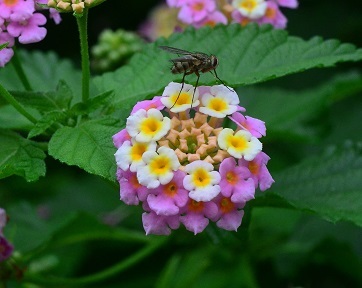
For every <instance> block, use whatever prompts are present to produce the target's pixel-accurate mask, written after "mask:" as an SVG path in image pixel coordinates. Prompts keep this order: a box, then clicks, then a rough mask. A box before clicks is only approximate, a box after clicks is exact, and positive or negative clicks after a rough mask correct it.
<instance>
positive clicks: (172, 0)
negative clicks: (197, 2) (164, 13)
mask: <svg viewBox="0 0 362 288" xmlns="http://www.w3.org/2000/svg"><path fill="white" fill-rule="evenodd" d="M188 1H190V0H166V3H167V5H168V6H169V7H181V6H182V5H185V4H186V3H187V2H188ZM191 1H192V0H191Z"/></svg>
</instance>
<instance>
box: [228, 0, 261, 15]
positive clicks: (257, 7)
mask: <svg viewBox="0 0 362 288" xmlns="http://www.w3.org/2000/svg"><path fill="white" fill-rule="evenodd" d="M232 5H233V6H234V7H235V8H236V9H238V10H239V12H240V14H241V15H243V16H245V17H248V18H250V19H259V18H260V17H263V16H264V15H265V12H266V9H267V3H266V1H265V0H234V1H233V3H232Z"/></svg>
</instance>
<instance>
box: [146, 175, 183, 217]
mask: <svg viewBox="0 0 362 288" xmlns="http://www.w3.org/2000/svg"><path fill="white" fill-rule="evenodd" d="M185 175H186V174H185V173H184V172H182V171H180V170H178V171H176V172H175V173H174V176H173V179H172V180H171V182H170V183H168V184H166V185H161V186H159V187H158V188H156V189H153V190H152V194H149V195H148V197H147V203H148V205H149V207H150V209H151V210H152V211H154V212H155V213H156V214H157V215H165V216H170V215H176V214H178V213H179V211H180V208H181V207H183V206H185V205H186V202H187V200H188V191H187V190H186V189H185V188H184V187H183V185H182V182H183V179H184V178H185Z"/></svg>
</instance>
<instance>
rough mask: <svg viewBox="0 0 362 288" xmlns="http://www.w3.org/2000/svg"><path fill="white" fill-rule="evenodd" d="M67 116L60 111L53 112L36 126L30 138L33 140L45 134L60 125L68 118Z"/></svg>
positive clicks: (29, 135)
mask: <svg viewBox="0 0 362 288" xmlns="http://www.w3.org/2000/svg"><path fill="white" fill-rule="evenodd" d="M66 116H67V115H66V114H64V113H63V112H60V111H51V112H48V113H46V114H45V115H43V116H42V117H41V118H40V119H39V120H38V122H37V123H36V124H35V126H34V127H33V128H32V129H31V130H30V132H29V134H28V138H33V137H35V136H38V135H40V134H43V133H44V132H45V131H46V130H47V129H48V128H50V127H51V126H52V125H53V124H55V123H59V122H60V121H62V120H64V119H65V118H66Z"/></svg>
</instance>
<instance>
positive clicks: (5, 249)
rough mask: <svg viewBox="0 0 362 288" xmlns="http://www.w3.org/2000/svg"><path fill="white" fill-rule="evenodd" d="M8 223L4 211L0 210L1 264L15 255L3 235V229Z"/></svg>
mask: <svg viewBox="0 0 362 288" xmlns="http://www.w3.org/2000/svg"><path fill="white" fill-rule="evenodd" d="M6 223H7V216H6V212H5V210H4V209H2V208H0V262H2V261H5V260H6V259H8V258H9V257H10V256H11V254H12V253H13V249H14V248H13V246H12V245H11V244H10V243H9V242H8V240H7V239H6V238H5V236H4V234H3V229H4V227H5V226H6Z"/></svg>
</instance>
